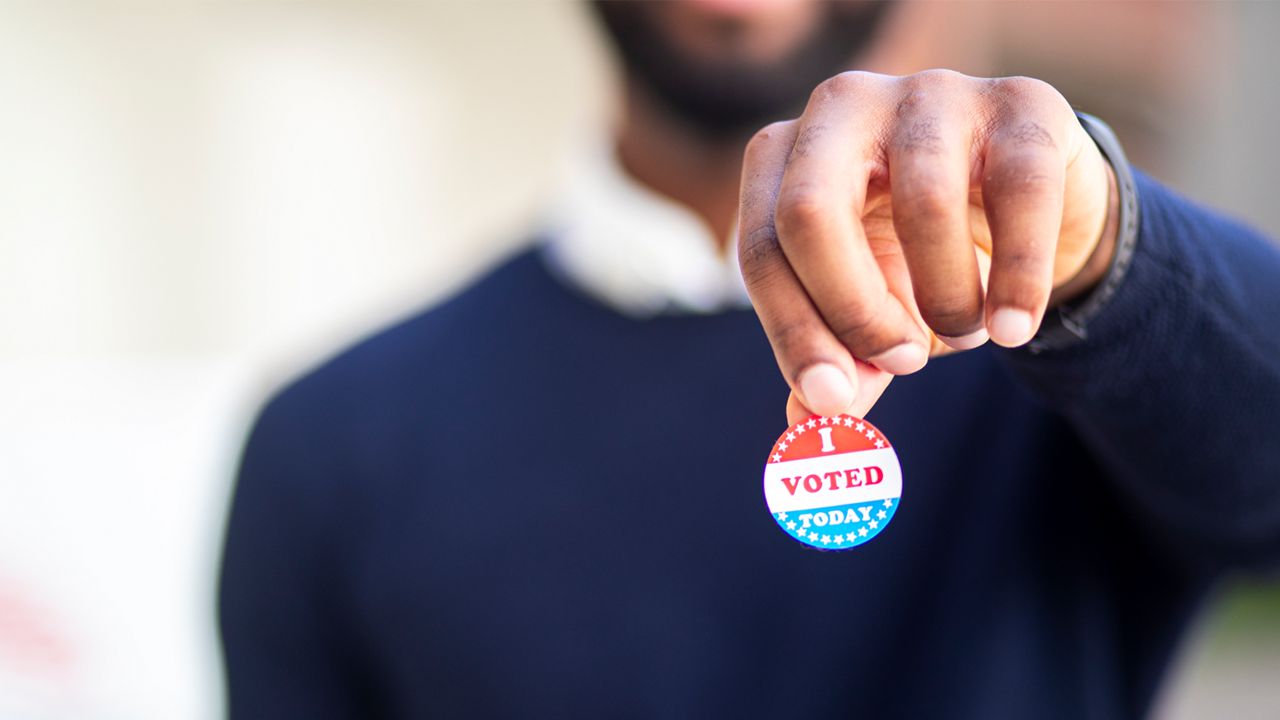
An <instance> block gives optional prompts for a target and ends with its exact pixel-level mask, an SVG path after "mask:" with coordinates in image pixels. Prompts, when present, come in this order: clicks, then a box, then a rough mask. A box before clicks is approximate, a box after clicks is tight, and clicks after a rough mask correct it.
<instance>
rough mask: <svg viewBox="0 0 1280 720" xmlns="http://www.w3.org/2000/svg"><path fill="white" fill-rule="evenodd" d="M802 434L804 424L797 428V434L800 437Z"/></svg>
mask: <svg viewBox="0 0 1280 720" xmlns="http://www.w3.org/2000/svg"><path fill="white" fill-rule="evenodd" d="M802 432H804V423H800V424H799V425H797V426H796V434H797V435H799V434H800V433H802Z"/></svg>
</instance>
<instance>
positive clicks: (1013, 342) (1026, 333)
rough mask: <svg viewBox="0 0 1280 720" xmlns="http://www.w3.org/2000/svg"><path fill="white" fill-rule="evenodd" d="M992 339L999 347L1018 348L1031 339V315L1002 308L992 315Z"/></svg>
mask: <svg viewBox="0 0 1280 720" xmlns="http://www.w3.org/2000/svg"><path fill="white" fill-rule="evenodd" d="M991 339H992V340H993V341H995V343H996V344H997V345H1003V346H1005V347H1018V346H1019V345H1024V344H1026V343H1027V341H1029V340H1030V339H1031V313H1029V312H1027V311H1026V310H1019V309H1017V308H1000V309H999V310H996V311H995V312H993V313H991Z"/></svg>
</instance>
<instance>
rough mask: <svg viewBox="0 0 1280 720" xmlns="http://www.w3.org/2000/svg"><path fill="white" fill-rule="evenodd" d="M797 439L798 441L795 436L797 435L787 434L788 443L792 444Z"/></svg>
mask: <svg viewBox="0 0 1280 720" xmlns="http://www.w3.org/2000/svg"><path fill="white" fill-rule="evenodd" d="M795 439H796V434H795V433H793V432H789V433H787V442H791V441H792V440H795Z"/></svg>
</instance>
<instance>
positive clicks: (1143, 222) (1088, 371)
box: [999, 171, 1201, 405]
mask: <svg viewBox="0 0 1280 720" xmlns="http://www.w3.org/2000/svg"><path fill="white" fill-rule="evenodd" d="M1134 178H1135V180H1136V183H1137V187H1138V197H1139V202H1140V225H1139V227H1138V239H1137V243H1136V248H1135V250H1134V253H1133V256H1132V259H1131V261H1130V262H1131V265H1130V267H1129V270H1128V273H1127V274H1126V275H1125V277H1124V279H1123V280H1122V281H1121V282H1120V284H1119V285H1118V286H1117V287H1116V289H1115V292H1114V294H1113V295H1112V296H1111V297H1110V298H1109V299H1108V301H1107V303H1106V305H1105V306H1104V307H1102V308H1101V309H1100V310H1099V312H1098V313H1097V314H1096V315H1095V316H1093V318H1092V319H1091V320H1090V322H1089V329H1088V336H1087V338H1086V339H1084V340H1081V341H1080V342H1078V343H1074V344H1071V345H1069V346H1067V347H1063V348H1050V349H1044V350H1041V351H1040V352H1038V353H1032V352H1031V351H1030V349H1029V348H1028V347H1026V346H1024V347H1021V348H1015V349H1012V350H1004V349H1002V350H1000V351H999V352H1001V354H1003V355H1004V356H1005V357H1006V358H1007V360H1008V362H1010V363H1011V364H1012V365H1013V366H1014V368H1015V370H1016V371H1017V372H1018V374H1019V375H1020V376H1021V377H1022V378H1023V379H1024V380H1025V381H1027V382H1028V383H1030V384H1031V386H1032V387H1033V389H1035V390H1037V391H1038V392H1039V394H1041V395H1042V396H1044V399H1046V400H1049V401H1050V402H1051V404H1055V405H1056V404H1059V403H1056V402H1054V401H1055V400H1060V401H1064V402H1068V403H1069V402H1070V400H1071V399H1072V398H1070V397H1065V395H1067V394H1072V395H1074V394H1078V393H1080V392H1081V391H1082V390H1081V389H1082V388H1087V389H1088V391H1091V392H1104V393H1105V392H1106V391H1107V390H1108V389H1109V388H1110V389H1122V388H1126V387H1132V385H1131V383H1132V381H1133V380H1135V379H1138V378H1139V377H1140V376H1141V375H1142V374H1143V372H1144V366H1145V361H1144V359H1147V358H1150V357H1154V356H1157V355H1167V354H1168V353H1169V352H1170V351H1171V350H1173V349H1174V348H1175V347H1177V346H1179V345H1181V344H1185V343H1187V342H1190V341H1191V338H1188V337H1186V335H1187V333H1185V332H1183V330H1185V328H1184V327H1180V326H1181V325H1182V323H1181V322H1180V319H1182V318H1185V317H1186V314H1187V312H1189V311H1191V309H1192V307H1191V306H1192V303H1193V302H1194V298H1195V297H1196V296H1197V287H1198V286H1199V284H1200V282H1201V280H1200V278H1199V277H1198V276H1197V274H1196V263H1194V262H1191V260H1190V257H1189V256H1190V254H1191V252H1192V249H1191V248H1189V247H1188V243H1187V241H1186V239H1185V238H1183V237H1182V235H1183V233H1181V232H1178V231H1177V230H1175V228H1176V224H1175V218H1174V217H1173V215H1174V214H1175V213H1176V209H1177V206H1178V205H1179V203H1180V202H1181V201H1180V200H1179V199H1178V198H1177V197H1176V196H1175V195H1174V194H1173V193H1171V192H1170V191H1169V190H1167V189H1166V188H1164V187H1163V186H1161V185H1160V184H1159V183H1157V182H1156V181H1154V180H1152V179H1151V178H1149V177H1147V176H1146V175H1144V174H1142V173H1140V172H1137V171H1134Z"/></svg>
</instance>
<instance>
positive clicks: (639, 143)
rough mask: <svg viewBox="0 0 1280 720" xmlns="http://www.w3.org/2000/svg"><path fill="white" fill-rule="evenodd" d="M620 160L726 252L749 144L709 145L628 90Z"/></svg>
mask: <svg viewBox="0 0 1280 720" xmlns="http://www.w3.org/2000/svg"><path fill="white" fill-rule="evenodd" d="M626 103H627V108H626V112H625V113H624V114H623V117H624V118H625V120H624V122H623V125H622V128H621V132H620V133H619V135H618V141H617V152H618V159H619V161H620V162H621V163H622V166H623V167H624V168H625V169H626V171H627V173H628V174H630V175H631V176H632V177H634V178H635V179H636V180H638V181H639V182H641V183H643V184H645V185H647V186H648V187H649V188H651V189H652V190H654V191H656V192H658V193H660V194H662V195H665V196H667V197H669V198H671V199H672V200H675V201H676V202H678V203H680V204H681V205H684V206H686V207H688V208H689V209H690V210H692V211H693V212H694V213H695V214H697V215H698V217H700V218H702V221H703V223H705V224H706V226H707V230H708V232H709V233H710V235H711V237H712V238H713V239H714V240H715V242H716V244H717V248H718V249H719V250H720V251H721V252H724V251H725V250H726V249H727V244H728V242H729V240H730V238H729V234H730V233H731V232H732V230H733V225H734V222H735V221H736V219H737V216H738V182H739V180H740V175H741V173H742V150H743V148H744V147H745V145H746V139H745V138H739V137H730V138H725V139H724V140H723V141H717V140H708V139H707V138H706V137H705V136H702V135H699V134H698V133H697V132H696V131H694V130H691V129H690V128H688V127H685V126H683V125H682V124H681V123H680V122H679V121H677V120H675V119H673V118H671V117H670V116H669V115H667V114H666V113H665V112H663V110H662V109H661V108H659V107H657V106H656V105H655V104H654V102H653V101H652V100H650V99H649V98H647V97H644V94H643V92H642V91H641V90H640V89H638V88H636V87H634V85H632V86H629V87H628V88H627V94H626Z"/></svg>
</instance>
